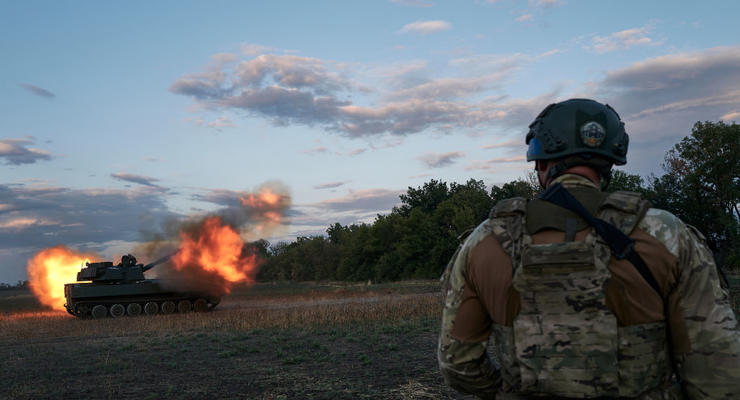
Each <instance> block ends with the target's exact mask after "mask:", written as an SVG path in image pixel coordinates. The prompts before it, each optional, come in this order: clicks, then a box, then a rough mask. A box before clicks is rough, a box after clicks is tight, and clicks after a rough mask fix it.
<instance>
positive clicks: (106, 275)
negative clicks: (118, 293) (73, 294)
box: [77, 253, 176, 283]
mask: <svg viewBox="0 0 740 400" xmlns="http://www.w3.org/2000/svg"><path fill="white" fill-rule="evenodd" d="M175 254H176V253H172V254H168V255H166V256H164V257H162V258H160V259H159V260H157V261H154V262H153V263H150V264H147V265H144V264H136V257H134V256H132V255H131V254H127V255H125V256H123V257H121V262H120V263H119V264H118V265H115V266H114V265H113V263H112V262H110V261H103V262H94V263H85V267H84V268H82V270H80V272H78V273H77V281H78V282H82V281H93V282H110V283H115V282H136V281H142V280H144V279H146V278H145V277H144V272H146V271H149V270H150V269H152V268H154V267H155V266H157V265H159V264H162V263H163V262H166V261H167V260H169V259H170V258H171V257H172V256H173V255H175Z"/></svg>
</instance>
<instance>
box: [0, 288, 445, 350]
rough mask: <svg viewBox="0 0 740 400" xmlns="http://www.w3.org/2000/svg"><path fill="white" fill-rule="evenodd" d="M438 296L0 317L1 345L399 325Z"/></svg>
mask: <svg viewBox="0 0 740 400" xmlns="http://www.w3.org/2000/svg"><path fill="white" fill-rule="evenodd" d="M441 301H442V300H441V297H440V295H439V294H437V293H421V294H397V293H394V292H390V293H387V292H383V291H377V290H373V291H362V292H357V291H352V290H346V288H341V290H336V291H330V292H326V291H321V292H318V293H314V294H310V293H302V294H287V295H286V294H277V295H276V294H273V295H269V294H265V293H263V294H261V295H259V296H257V297H255V296H250V295H248V294H244V293H235V294H234V296H231V297H227V298H226V299H225V300H224V302H223V303H222V304H221V305H219V306H218V307H217V308H216V310H214V311H213V312H209V313H198V314H195V313H191V314H184V315H183V314H173V315H159V316H155V317H149V316H142V317H133V318H132V317H126V318H120V319H110V318H108V319H104V320H80V319H77V318H74V317H71V316H70V315H68V314H67V313H66V312H60V311H31V312H16V313H9V314H5V315H0V340H18V339H29V338H60V337H75V336H95V337H106V336H126V335H138V334H162V333H170V332H188V331H234V332H241V331H249V330H254V329H264V328H291V327H297V326H300V327H303V328H310V327H312V326H326V325H341V324H346V323H349V322H354V321H383V322H394V321H402V320H406V319H409V318H415V317H434V316H437V315H439V312H440V310H441Z"/></svg>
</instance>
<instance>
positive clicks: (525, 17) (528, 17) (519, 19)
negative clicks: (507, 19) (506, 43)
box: [516, 14, 532, 22]
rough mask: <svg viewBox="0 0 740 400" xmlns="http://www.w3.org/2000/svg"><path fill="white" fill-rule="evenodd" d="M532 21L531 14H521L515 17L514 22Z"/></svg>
mask: <svg viewBox="0 0 740 400" xmlns="http://www.w3.org/2000/svg"><path fill="white" fill-rule="evenodd" d="M531 20H532V14H522V15H520V16H518V17H516V22H527V21H531Z"/></svg>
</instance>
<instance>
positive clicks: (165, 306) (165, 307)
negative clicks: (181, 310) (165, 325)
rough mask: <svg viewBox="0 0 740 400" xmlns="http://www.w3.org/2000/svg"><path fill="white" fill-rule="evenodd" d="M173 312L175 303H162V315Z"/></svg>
mask: <svg viewBox="0 0 740 400" xmlns="http://www.w3.org/2000/svg"><path fill="white" fill-rule="evenodd" d="M173 312H175V303H173V302H171V301H165V302H164V303H162V314H172V313H173Z"/></svg>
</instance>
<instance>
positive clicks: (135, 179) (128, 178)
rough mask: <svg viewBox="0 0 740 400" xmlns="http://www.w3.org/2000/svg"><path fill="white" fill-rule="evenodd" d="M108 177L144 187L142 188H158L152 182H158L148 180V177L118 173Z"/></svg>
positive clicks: (151, 179)
mask: <svg viewBox="0 0 740 400" xmlns="http://www.w3.org/2000/svg"><path fill="white" fill-rule="evenodd" d="M110 176H112V177H113V178H115V179H118V180H119V181H124V182H131V183H138V184H139V185H144V186H149V187H156V188H158V187H160V186H159V185H157V184H155V183H154V182H157V181H159V179H156V178H150V177H148V176H142V175H135V174H129V173H127V172H118V173H115V174H111V175H110Z"/></svg>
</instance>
